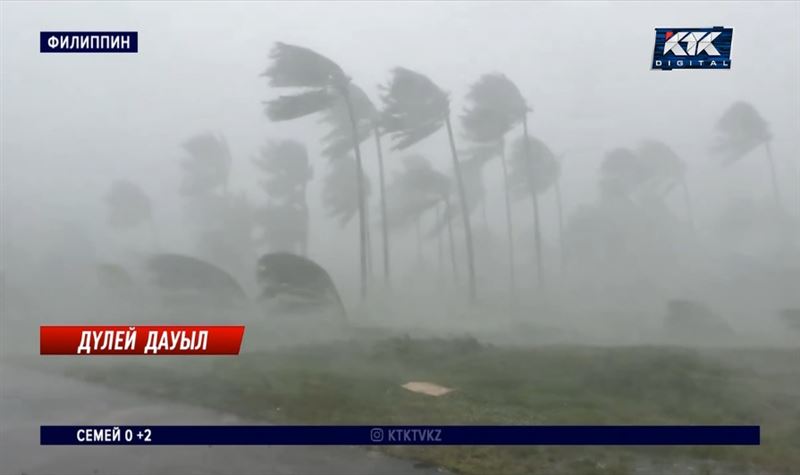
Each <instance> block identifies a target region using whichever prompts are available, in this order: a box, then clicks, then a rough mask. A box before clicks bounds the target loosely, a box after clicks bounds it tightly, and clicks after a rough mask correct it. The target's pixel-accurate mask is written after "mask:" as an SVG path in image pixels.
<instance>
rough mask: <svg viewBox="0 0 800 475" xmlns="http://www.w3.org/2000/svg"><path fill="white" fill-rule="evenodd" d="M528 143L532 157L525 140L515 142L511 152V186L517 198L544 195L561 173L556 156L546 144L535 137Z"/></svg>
mask: <svg viewBox="0 0 800 475" xmlns="http://www.w3.org/2000/svg"><path fill="white" fill-rule="evenodd" d="M528 142H529V147H530V148H529V150H530V156H529V155H528V153H527V152H526V150H525V144H524V139H519V140H517V141H515V143H514V146H513V147H512V150H511V160H510V162H511V177H510V182H511V183H510V184H511V189H512V190H513V193H514V196H516V197H517V198H521V197H524V196H529V195H531V194H536V195H540V194H542V193H544V192H545V191H547V190H548V189H550V187H552V186H553V184H554V183H555V182H556V180H557V179H558V176H559V174H560V173H561V172H560V169H561V168H560V165H559V163H558V160H556V156H555V154H554V153H553V151H552V150H550V148H549V147H548V146H547V145H546V144H545V143H544V142H542V141H541V140H539V139H537V138H534V137H531V138H530V139H529V140H528Z"/></svg>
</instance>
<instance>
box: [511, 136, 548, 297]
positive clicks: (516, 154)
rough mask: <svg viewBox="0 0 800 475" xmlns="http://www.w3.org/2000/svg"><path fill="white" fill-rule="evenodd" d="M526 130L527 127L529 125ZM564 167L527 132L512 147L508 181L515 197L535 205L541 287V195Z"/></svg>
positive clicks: (541, 283)
mask: <svg viewBox="0 0 800 475" xmlns="http://www.w3.org/2000/svg"><path fill="white" fill-rule="evenodd" d="M526 129H527V127H526ZM560 173H561V167H560V164H559V163H558V160H556V158H555V155H554V154H553V152H552V151H551V150H550V148H548V147H547V145H545V143H544V142H542V141H541V140H539V139H536V138H534V137H528V136H527V134H523V136H522V137H521V138H520V139H518V140H517V141H516V142H515V143H514V146H513V147H512V150H511V177H510V179H509V184H510V187H511V190H512V193H513V195H515V196H516V197H518V198H519V197H524V196H530V198H531V204H532V205H533V235H534V247H535V252H536V275H537V279H538V284H539V286H540V287H542V286H543V285H544V265H543V255H542V236H541V224H540V219H539V195H541V194H542V193H544V192H545V191H547V190H548V189H549V188H550V187H552V186H553V185H554V184H555V183H556V182H557V181H558V177H559V174H560Z"/></svg>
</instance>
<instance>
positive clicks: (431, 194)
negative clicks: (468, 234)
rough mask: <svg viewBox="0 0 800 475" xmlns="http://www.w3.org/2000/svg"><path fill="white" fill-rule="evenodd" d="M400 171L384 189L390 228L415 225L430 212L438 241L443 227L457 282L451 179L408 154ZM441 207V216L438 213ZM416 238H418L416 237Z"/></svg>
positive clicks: (419, 157) (422, 159)
mask: <svg viewBox="0 0 800 475" xmlns="http://www.w3.org/2000/svg"><path fill="white" fill-rule="evenodd" d="M402 163H403V170H402V171H400V172H396V173H395V174H394V176H393V178H392V181H391V183H389V186H388V187H387V194H388V196H389V198H391V199H390V200H389V203H390V205H389V208H388V216H389V220H390V223H391V226H392V228H393V229H399V228H403V227H407V226H410V225H411V224H415V223H419V221H420V219H421V217H422V215H424V214H425V213H428V212H430V211H431V210H434V211H435V213H436V224H435V226H434V229H433V232H434V233H435V234H436V235H437V237H438V239H439V241H440V242H441V233H442V230H443V228H444V227H445V226H447V236H448V241H449V248H450V261H451V265H452V271H453V281H454V282H456V281H457V280H458V266H457V263H456V251H455V241H454V239H453V226H452V219H450V218H451V217H452V216H454V215H455V214H456V212H455V210H453V206H452V203H451V199H450V195H451V190H452V185H451V180H450V178H448V177H447V175H445V174H444V173H442V172H440V171H438V170H436V169H434V168H433V166H431V163H430V161H428V159H427V158H425V157H423V156H421V155H412V156H409V157H405V158H403V160H402ZM441 208H444V213H442V212H441V211H440V210H441ZM418 238H419V236H418ZM439 253H440V254H439V261H440V264H441V261H442V256H441V253H442V246H441V244H440V245H439Z"/></svg>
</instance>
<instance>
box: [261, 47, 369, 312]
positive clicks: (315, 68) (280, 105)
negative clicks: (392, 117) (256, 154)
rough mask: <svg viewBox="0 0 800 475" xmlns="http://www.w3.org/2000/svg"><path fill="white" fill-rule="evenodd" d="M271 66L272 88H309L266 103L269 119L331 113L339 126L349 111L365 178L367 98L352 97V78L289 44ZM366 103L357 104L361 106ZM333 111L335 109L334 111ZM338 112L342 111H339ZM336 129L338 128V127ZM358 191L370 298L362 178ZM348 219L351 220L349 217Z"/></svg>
mask: <svg viewBox="0 0 800 475" xmlns="http://www.w3.org/2000/svg"><path fill="white" fill-rule="evenodd" d="M270 60H271V65H270V67H269V68H267V70H266V71H265V72H264V76H267V77H268V78H269V80H270V85H271V86H273V87H294V88H306V89H310V90H306V91H304V92H300V93H298V94H295V95H291V96H281V97H279V98H277V99H274V100H272V101H269V102H267V103H266V104H265V106H266V107H265V112H266V114H267V116H268V117H269V118H270V119H271V120H273V121H278V120H291V119H296V118H299V117H302V116H306V115H309V114H313V113H316V112H322V111H329V115H328V117H327V119H328V120H335V121H336V122H337V124H340V123H341V121H340V120H339V118H340V117H341V115H342V114H341V112H340V111H341V106H344V109H345V110H346V112H347V115H346V116H347V118H348V122H349V123H350V132H351V135H350V136H351V147H350V148H352V149H353V152H354V153H355V162H356V166H355V169H354V170H353V171H354V176H356V177H359V178H360V177H362V176H363V167H362V161H361V150H360V147H359V144H360V143H361V140H362V139H361V138H360V132H359V130H360V128H359V116H358V113H357V112H356V106H355V105H354V102H355V101H360V99H363V98H364V97H366V95H364V96H363V97H360V96H359V95H358V91H356V93H355V96H356V97H355V99H354V98H353V97H351V93H352V92H353V89H352V87H351V84H350V78H349V77H348V76H347V75H345V74H344V71H343V70H342V68H341V67H339V65H337V64H336V63H334V62H333V61H331V60H330V59H328V58H326V57H325V56H322V55H321V54H319V53H317V52H315V51H312V50H310V49H308V48H303V47H301V46H295V45H288V44H286V43H276V44H275V47H274V48H273V49H272V52H271V53H270ZM362 105H363V104H360V103H359V104H357V106H358V107H361V106H362ZM331 109H336V110H334V111H333V112H331ZM337 111H339V112H337ZM335 129H336V126H335ZM341 136H342V133H341V129H340V130H334V132H333V135H331V136H329V137H328V139H327V140H328V142H331V143H329V146H332V147H333V148H331V149H330V150H327V152H328V153H333V152H334V150H336V149H339V148H341V145H340V144H337V137H338V138H341ZM355 182H356V183H355V188H356V191H357V205H358V207H357V209H358V215H359V241H360V243H359V244H360V246H359V247H360V270H361V297H362V299H363V298H366V296H367V264H368V257H367V246H368V240H369V236H368V234H369V233H368V229H367V216H366V215H367V205H366V195H365V194H364V192H365V184H364V181H363V180H361V179H358V180H355ZM348 219H349V218H348Z"/></svg>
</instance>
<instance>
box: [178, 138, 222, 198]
mask: <svg viewBox="0 0 800 475" xmlns="http://www.w3.org/2000/svg"><path fill="white" fill-rule="evenodd" d="M183 149H184V150H185V151H186V152H187V153H188V157H187V158H186V159H184V160H183V161H182V162H181V168H182V169H183V182H182V183H181V189H180V192H181V194H182V195H184V196H198V195H205V194H210V193H212V192H214V190H216V189H217V188H218V187H220V186H221V187H222V189H223V192H224V193H227V191H228V177H229V176H230V170H231V162H232V161H233V160H232V158H231V152H230V149H229V148H228V142H227V141H226V140H225V137H223V136H221V135H214V134H212V133H204V134H199V135H195V136H194V137H192V138H190V139H189V140H187V141H186V142H184V143H183Z"/></svg>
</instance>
